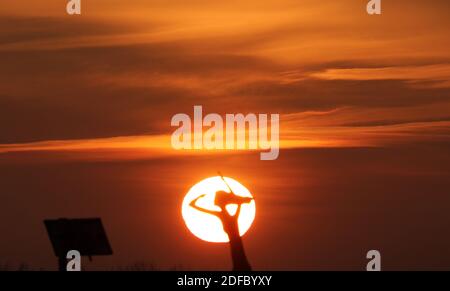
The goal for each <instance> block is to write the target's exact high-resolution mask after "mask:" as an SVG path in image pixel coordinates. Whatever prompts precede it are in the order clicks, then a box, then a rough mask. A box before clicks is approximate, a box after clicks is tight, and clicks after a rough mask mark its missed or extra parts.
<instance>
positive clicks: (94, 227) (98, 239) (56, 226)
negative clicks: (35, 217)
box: [44, 218, 112, 258]
mask: <svg viewBox="0 0 450 291" xmlns="http://www.w3.org/2000/svg"><path fill="white" fill-rule="evenodd" d="M44 224H45V227H46V229H47V232H48V236H49V238H50V241H51V243H52V246H53V251H54V252H55V255H56V256H57V257H59V258H62V257H64V258H65V256H66V254H67V252H68V251H70V250H77V251H79V252H80V253H81V255H82V256H89V257H90V256H101V255H112V249H111V246H110V245H109V241H108V238H107V236H106V232H105V230H104V228H103V225H102V221H101V220H100V218H87V219H64V218H62V219H56V220H44Z"/></svg>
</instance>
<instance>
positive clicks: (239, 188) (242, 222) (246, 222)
mask: <svg viewBox="0 0 450 291" xmlns="http://www.w3.org/2000/svg"><path fill="white" fill-rule="evenodd" d="M224 179H225V181H226V182H227V183H228V185H230V187H231V189H232V190H233V192H234V193H235V194H236V195H237V196H241V197H251V198H253V196H252V194H251V193H250V191H248V189H247V188H245V187H244V186H243V185H242V184H241V183H239V182H238V181H236V180H234V179H232V178H228V177H225V178H224ZM217 191H225V192H228V193H229V192H230V190H229V189H228V187H227V185H226V184H225V182H224V181H223V180H222V178H221V177H220V176H216V177H211V178H207V179H204V180H202V181H200V182H199V183H197V184H195V185H194V186H192V188H191V189H190V190H189V192H188V193H187V194H186V196H185V197H184V200H183V204H182V207H181V214H182V215H183V219H184V222H185V223H186V226H187V227H188V229H189V230H190V231H191V232H192V233H193V234H194V235H195V236H196V237H198V238H200V239H202V240H205V241H208V242H228V241H229V239H228V235H227V234H226V232H225V231H224V230H223V227H222V222H221V221H220V219H219V218H218V217H216V216H214V215H211V214H207V213H204V212H201V211H199V210H196V209H194V208H193V207H191V206H189V203H191V201H192V200H194V199H195V198H197V197H199V196H200V195H202V194H205V196H204V197H202V198H200V199H199V200H198V201H197V205H198V206H200V207H202V208H205V209H209V210H216V211H220V207H219V206H217V205H215V204H214V197H215V195H216V192H217ZM236 208H237V205H236V204H229V205H228V206H227V211H228V212H229V213H230V214H234V213H235V212H236ZM255 213H256V206H255V200H252V201H251V202H250V203H245V204H242V206H241V213H240V215H239V218H238V225H239V234H240V235H241V236H242V235H244V234H245V233H246V232H247V230H248V229H249V228H250V226H251V225H252V223H253V220H254V219H255Z"/></svg>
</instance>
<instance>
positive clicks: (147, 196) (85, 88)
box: [0, 0, 450, 270]
mask: <svg viewBox="0 0 450 291" xmlns="http://www.w3.org/2000/svg"><path fill="white" fill-rule="evenodd" d="M366 4H367V1H365V0H340V1H334V0H320V1H318V0H265V1H255V0H246V1H235V0H228V1H211V0H170V1H159V0H133V1H122V0H95V1H90V0H82V15H80V16H69V15H67V14H66V12H65V5H66V1H54V0H40V1H29V0H27V1H25V0H2V3H1V4H0V174H1V175H0V211H1V212H2V213H3V215H5V214H6V217H7V219H3V221H0V245H2V248H1V249H0V265H1V264H2V263H8V262H11V264H20V263H22V262H24V263H28V264H30V265H31V266H34V267H37V268H39V267H41V266H42V267H43V268H52V267H54V266H53V263H54V261H53V260H54V258H53V254H52V252H51V249H50V243H49V242H48V239H47V238H46V233H45V229H44V228H43V225H42V220H43V219H46V218H58V217H84V216H88V217H89V216H94V217H97V216H101V217H102V219H103V221H104V224H105V228H106V229H107V232H108V234H109V235H110V237H111V241H112V247H113V249H115V251H116V252H115V255H114V256H112V257H111V258H101V259H99V260H100V263H98V265H97V266H96V265H95V260H94V263H93V268H95V267H100V266H103V265H106V266H109V267H118V266H124V265H129V264H133V263H136V262H141V261H145V262H149V263H154V264H156V265H161V266H166V267H171V266H174V265H177V264H180V265H184V266H186V267H189V268H192V269H198V268H208V269H221V268H222V269H223V268H225V269H226V268H227V267H228V263H229V262H228V253H227V249H226V248H220V247H218V246H217V245H213V246H211V245H208V244H206V245H205V243H203V242H201V241H197V240H196V239H195V238H194V237H192V236H191V235H190V234H189V233H188V232H187V231H186V229H185V228H184V226H183V222H182V221H181V217H180V213H179V211H180V209H179V207H180V203H181V199H182V198H183V196H184V194H185V193H186V192H187V191H188V190H189V187H190V186H192V185H193V184H195V183H196V182H198V181H200V180H201V179H204V178H206V177H209V176H214V175H215V174H216V171H217V170H221V171H223V172H225V173H226V174H227V175H229V176H231V177H234V178H236V179H237V180H239V181H241V182H242V183H243V184H244V185H246V186H247V187H248V188H249V189H250V190H251V191H252V193H253V194H254V196H255V197H256V201H257V202H256V203H257V207H259V208H257V217H256V220H255V227H254V228H255V229H254V230H250V231H249V233H248V235H247V236H248V237H247V236H246V237H245V239H246V241H245V242H246V243H248V250H249V257H250V260H253V261H254V262H255V266H256V268H257V269H265V268H266V269H294V270H295V269H358V268H359V267H360V266H359V264H361V266H364V262H365V261H364V260H365V252H366V251H368V250H369V248H376V247H377V245H378V246H379V248H385V250H386V253H387V254H386V257H387V258H386V262H387V263H386V264H388V266H389V267H390V268H392V269H395V268H410V269H420V268H449V267H450V251H449V249H448V244H449V243H450V236H449V235H448V227H449V226H450V225H449V221H450V215H449V214H448V213H449V212H448V211H449V209H448V205H449V203H450V197H449V193H450V182H449V181H450V179H449V178H450V166H449V165H450V163H449V162H450V51H449V48H450V37H449V33H450V18H449V17H448V13H449V11H450V2H449V1H448V0H433V1H419V0H409V1H408V0H395V1H389V0H388V1H383V6H382V7H383V13H382V15H380V16H369V15H368V14H367V13H366V10H365V6H366ZM194 105H202V106H203V110H204V111H205V113H219V114H222V115H224V114H226V113H244V114H247V113H267V114H275V113H278V114H280V139H281V151H280V158H279V160H277V161H272V162H270V161H265V162H264V161H259V155H256V154H254V153H245V152H227V153H215V152H203V151H200V152H195V153H191V152H178V151H175V150H173V149H172V147H171V144H170V135H171V133H172V132H173V130H174V128H173V127H171V125H170V120H171V118H172V116H173V115H175V114H177V113H187V114H189V115H193V106H194ZM161 195H162V196H161ZM258 198H259V201H260V202H259V203H258ZM1 200H3V201H1ZM158 205H161V207H159V206H158ZM445 205H447V206H445ZM156 206H158V207H156ZM164 215H167V216H169V217H167V218H164ZM408 217H409V218H408ZM423 219H425V220H423ZM318 221H322V222H323V224H322V225H321V224H320V223H319V222H318ZM264 227H265V228H264ZM147 228H148V229H147ZM17 229H23V232H21V233H20V234H18V233H16V231H17ZM369 229H373V231H374V232H372V233H371V234H370V230H369ZM445 232H446V233H447V234H444V233H445ZM158 234H159V236H160V237H162V238H164V239H165V240H166V243H165V244H164V245H162V244H161V242H160V241H157V240H154V239H152V237H153V236H158ZM412 234H414V236H412ZM436 236H439V239H436V240H435V238H436ZM127 237H128V239H127ZM268 237H272V238H278V240H274V241H273V243H270V241H269V240H268V239H267V238H268ZM308 237H309V238H310V239H308ZM261 241H264V243H259V242H261ZM348 241H351V242H352V243H353V244H352V243H349V245H346V242H348ZM25 242H26V243H25ZM183 242H184V244H183ZM411 242H416V243H411ZM374 245H375V246H374ZM404 245H407V246H405V249H402V248H401V246H404ZM445 245H446V247H444V246H445ZM246 247H247V246H246ZM442 248H444V249H445V250H442ZM174 249H176V250H178V251H177V252H174V251H173V250H174ZM282 249H283V250H288V251H289V252H290V253H286V252H285V253H283V252H281V250H282ZM269 250H273V253H272V254H271V253H269ZM353 250H354V251H353ZM426 250H429V251H430V252H431V253H427V251H426ZM439 250H440V251H442V252H441V253H439V252H438V251H439ZM36 252H37V253H36ZM411 252H414V253H418V258H416V259H413V258H410V257H409V256H408V254H410V253H411ZM294 253H295V255H293V254H294ZM388 255H391V257H388ZM440 255H442V256H441V257H440ZM205 257H207V258H205ZM102 264H103V265H102ZM361 268H362V267H361Z"/></svg>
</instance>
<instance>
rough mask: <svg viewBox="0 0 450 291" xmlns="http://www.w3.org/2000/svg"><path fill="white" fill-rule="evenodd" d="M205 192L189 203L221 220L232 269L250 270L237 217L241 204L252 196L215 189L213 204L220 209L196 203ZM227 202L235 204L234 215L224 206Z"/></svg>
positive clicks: (250, 199)
mask: <svg viewBox="0 0 450 291" xmlns="http://www.w3.org/2000/svg"><path fill="white" fill-rule="evenodd" d="M204 196H205V194H203V195H200V196H199V197H197V198H195V199H194V200H192V201H191V203H190V204H189V205H190V206H191V207H193V208H195V209H197V210H198V211H201V212H204V213H208V214H211V215H214V216H216V217H218V218H219V219H220V221H221V222H222V226H223V230H224V231H225V232H226V233H227V235H228V239H229V240H230V249H231V258H232V260H233V271H251V266H250V263H249V262H248V260H247V257H246V255H245V251H244V245H243V243H242V239H241V236H240V234H239V225H238V218H239V214H240V213H241V206H242V204H245V203H250V202H251V201H252V200H253V198H250V197H241V196H237V195H235V194H234V193H227V192H225V191H217V192H216V195H215V198H214V204H215V205H217V206H219V207H220V209H221V210H220V211H216V210H210V209H205V208H202V207H199V206H197V205H196V203H197V200H199V199H200V198H202V197H204ZM229 204H237V210H236V213H235V214H234V215H231V214H230V213H229V212H228V211H227V209H226V208H225V207H226V206H227V205H229Z"/></svg>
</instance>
